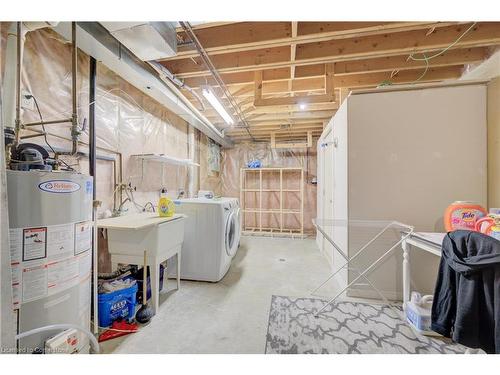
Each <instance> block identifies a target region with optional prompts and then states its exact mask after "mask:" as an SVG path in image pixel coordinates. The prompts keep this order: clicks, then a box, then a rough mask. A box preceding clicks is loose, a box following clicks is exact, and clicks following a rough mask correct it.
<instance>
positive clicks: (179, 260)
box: [175, 251, 181, 290]
mask: <svg viewBox="0 0 500 375" xmlns="http://www.w3.org/2000/svg"><path fill="white" fill-rule="evenodd" d="M175 259H176V261H177V262H176V263H177V290H179V289H180V288H181V253H180V251H179V252H178V253H177V254H176V255H175Z"/></svg>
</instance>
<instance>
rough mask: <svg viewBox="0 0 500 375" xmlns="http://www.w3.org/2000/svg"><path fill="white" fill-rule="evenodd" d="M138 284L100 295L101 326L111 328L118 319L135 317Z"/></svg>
mask: <svg viewBox="0 0 500 375" xmlns="http://www.w3.org/2000/svg"><path fill="white" fill-rule="evenodd" d="M136 293H137V284H134V285H132V286H131V287H129V288H125V289H121V290H116V291H114V292H111V293H103V294H99V298H98V302H99V326H101V327H109V326H110V325H111V324H112V323H113V322H114V321H115V320H117V319H125V320H131V319H132V318H133V317H134V316H135V304H136Z"/></svg>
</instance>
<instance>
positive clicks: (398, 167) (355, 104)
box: [348, 85, 486, 296]
mask: <svg viewBox="0 0 500 375" xmlns="http://www.w3.org/2000/svg"><path fill="white" fill-rule="evenodd" d="M348 102H349V176H348V177H349V217H350V219H351V220H356V219H360V220H398V221H400V222H403V223H406V224H409V225H413V226H415V229H416V230H417V231H438V232H439V231H443V230H444V228H443V212H444V210H445V209H446V207H447V206H448V205H449V204H450V203H451V202H453V201H455V200H471V201H476V202H478V203H480V204H482V205H485V204H486V86H485V85H475V86H459V87H443V88H432V89H424V90H412V91H394V92H387V93H374V94H360V95H351V96H350V97H349V99H348ZM394 236H397V234H392V235H389V237H387V239H386V240H387V243H391V242H392V241H393V240H394ZM363 240H365V239H364V238H363V236H362V235H360V236H358V237H356V235H355V234H354V233H353V235H351V234H350V243H349V246H350V248H353V249H355V248H357V247H358V246H359V245H360V242H362V241H363ZM373 251H375V249H374V250H373ZM377 251H380V252H381V251H382V248H380V249H377ZM380 254H381V253H380ZM429 261H430V262H433V261H436V260H435V259H429ZM400 264H401V259H400V254H399V253H396V254H395V256H394V257H392V258H391V259H389V260H388V261H387V263H386V264H385V265H384V266H382V267H381V268H379V270H378V271H377V272H376V273H374V274H373V278H374V280H377V283H378V286H379V287H380V288H381V289H382V290H384V291H387V292H388V293H389V294H390V295H391V294H395V295H397V296H399V295H400V289H401V288H400V285H401V282H400V280H401V266H400ZM419 271H420V272H418V273H417V274H418V275H419V276H421V278H422V279H423V280H427V281H429V280H432V283H433V280H434V277H435V274H434V273H432V274H430V273H428V272H426V265H425V264H422V265H421V267H420V269H419ZM414 274H415V273H414Z"/></svg>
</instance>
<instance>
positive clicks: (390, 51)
mask: <svg viewBox="0 0 500 375" xmlns="http://www.w3.org/2000/svg"><path fill="white" fill-rule="evenodd" d="M469 26H470V24H460V25H454V26H447V27H440V28H436V29H434V31H433V32H432V33H430V34H429V35H428V33H427V30H415V31H405V32H398V33H386V34H384V35H374V36H367V37H360V38H347V39H340V40H329V41H324V42H318V43H306V44H297V50H296V60H295V61H293V62H292V61H290V48H286V49H283V47H275V48H269V49H264V50H257V51H247V52H244V53H226V54H221V55H217V56H214V57H213V61H214V64H215V66H216V67H217V69H218V70H219V73H237V72H245V71H249V70H252V71H255V70H269V69H281V68H290V66H292V65H294V66H302V65H314V64H325V63H330V62H339V61H349V60H355V59H365V58H375V57H384V56H397V55H402V54H409V53H417V52H418V53H419V52H429V51H435V50H439V49H442V48H445V47H448V46H449V45H450V44H452V43H453V42H454V41H456V40H457V38H458V37H459V36H460V35H462V34H463V33H464V31H465V30H467V28H468V27H469ZM497 44H500V23H498V22H480V23H477V24H476V26H475V27H474V28H473V29H472V30H471V31H470V32H469V33H468V34H467V35H465V36H464V37H463V38H462V39H461V40H460V41H459V42H458V43H457V44H456V45H454V46H453V49H457V48H472V47H482V46H491V45H497ZM164 64H165V65H166V67H167V68H169V69H170V70H171V71H172V72H174V73H175V74H177V75H178V76H179V77H180V78H188V77H196V76H200V75H208V73H209V72H208V71H207V70H206V69H205V68H204V67H203V66H202V65H198V64H197V63H193V62H192V61H191V60H190V59H181V60H176V61H171V62H164ZM264 74H265V73H264ZM264 80H265V77H264Z"/></svg>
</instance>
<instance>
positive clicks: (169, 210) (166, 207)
mask: <svg viewBox="0 0 500 375" xmlns="http://www.w3.org/2000/svg"><path fill="white" fill-rule="evenodd" d="M158 213H159V215H160V217H171V216H173V215H174V213H175V205H174V202H172V200H171V199H169V198H168V197H167V190H166V189H161V193H160V200H159V201H158Z"/></svg>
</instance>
